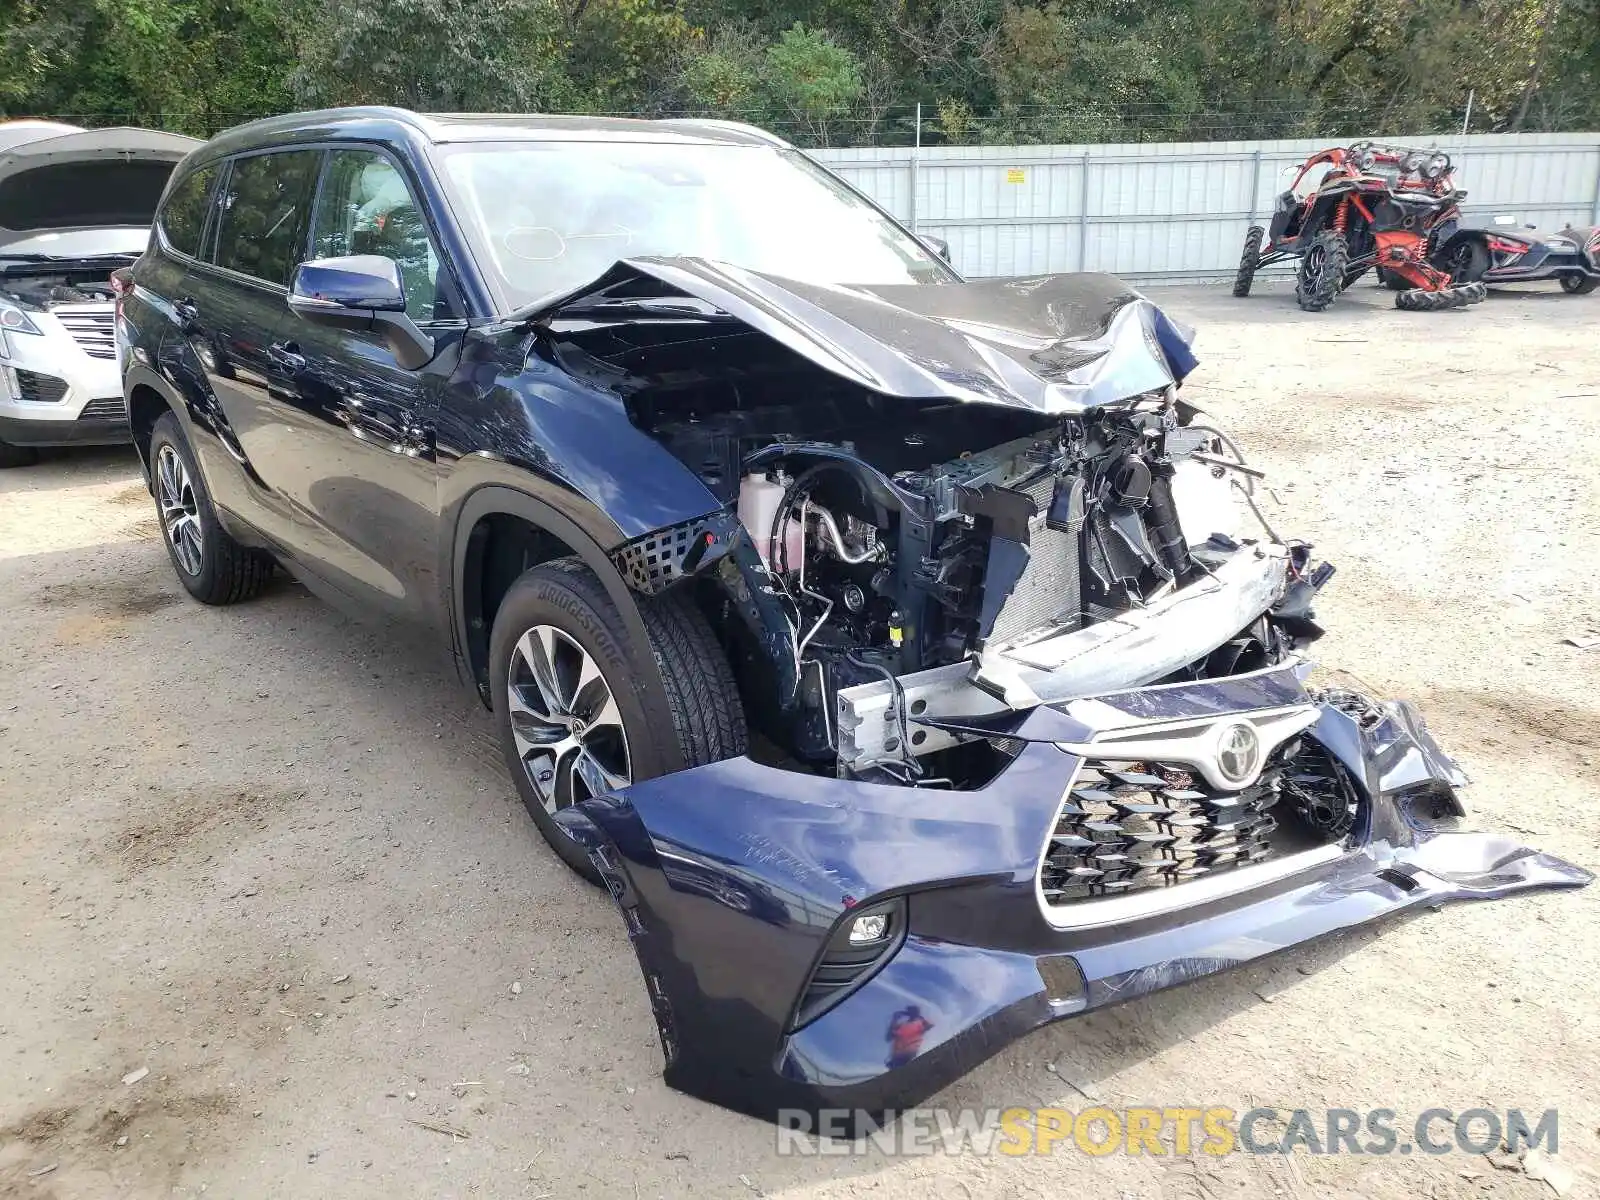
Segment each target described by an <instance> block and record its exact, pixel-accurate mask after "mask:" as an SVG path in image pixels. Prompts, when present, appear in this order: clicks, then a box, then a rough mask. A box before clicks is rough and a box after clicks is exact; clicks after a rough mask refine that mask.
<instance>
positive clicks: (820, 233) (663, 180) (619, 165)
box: [445, 142, 954, 308]
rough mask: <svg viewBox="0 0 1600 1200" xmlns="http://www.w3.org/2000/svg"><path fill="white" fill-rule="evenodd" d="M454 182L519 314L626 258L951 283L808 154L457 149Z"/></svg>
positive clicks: (573, 146)
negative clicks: (701, 261)
mask: <svg viewBox="0 0 1600 1200" xmlns="http://www.w3.org/2000/svg"><path fill="white" fill-rule="evenodd" d="M445 176H446V178H447V180H448V181H449V185H450V187H451V188H452V190H453V191H454V192H455V195H456V199H457V201H458V204H457V211H458V213H459V214H460V215H461V216H462V217H463V218H464V219H465V221H466V222H467V224H468V225H469V226H470V227H472V229H473V232H474V234H475V235H476V236H475V238H474V241H476V242H477V244H478V246H479V248H480V253H481V254H482V255H483V257H484V258H485V259H486V260H487V261H486V262H485V266H486V268H487V269H488V270H489V272H490V274H491V275H492V276H493V277H494V279H495V282H496V283H497V284H498V286H499V289H500V291H501V292H502V293H503V294H504V297H505V299H506V300H507V301H508V303H509V304H510V306H511V307H513V308H515V307H519V306H521V305H525V304H528V303H531V302H532V301H534V300H538V299H541V298H544V297H547V296H552V295H556V294H559V293H561V292H564V291H570V290H571V289H573V288H577V287H581V286H582V285H583V284H585V283H588V282H589V281H590V280H593V279H597V278H599V277H600V276H601V275H603V274H604V273H605V272H606V270H607V269H608V268H610V267H611V266H612V265H613V264H614V263H615V262H616V261H617V260H618V259H622V258H637V257H642V256H647V255H660V256H663V257H675V256H686V257H696V258H709V259H714V260H717V261H720V262H726V263H731V264H733V265H735V266H740V267H745V268H747V269H749V270H752V271H762V272H765V273H767V274H770V275H779V276H782V277H784V278H786V279H798V280H804V281H806V282H809V283H855V284H892V283H945V282H949V281H951V280H953V279H954V276H953V275H952V273H951V272H950V270H949V269H948V268H947V267H945V265H944V264H943V263H942V262H940V261H939V260H938V259H936V258H935V257H934V255H933V253H932V252H931V251H929V250H927V249H926V248H925V247H923V245H922V244H921V243H920V242H918V241H917V240H916V239H915V238H913V237H911V235H910V234H908V233H906V232H905V231H904V230H902V229H900V228H899V227H898V226H896V225H895V224H894V223H893V222H892V221H890V220H889V219H888V218H887V217H885V216H884V215H883V214H882V213H880V212H879V211H878V210H877V209H876V208H874V207H872V205H870V204H868V203H867V202H866V201H865V200H863V199H862V198H861V197H859V196H857V195H856V194H855V193H854V192H852V191H850V189H849V188H847V187H845V186H844V184H842V183H840V182H839V181H838V180H837V179H835V178H834V177H833V176H832V175H830V174H828V173H827V172H826V171H824V170H823V169H822V168H820V167H818V166H817V165H816V164H814V163H813V162H812V161H811V160H810V159H808V158H806V157H805V155H803V154H801V153H800V152H799V151H797V150H783V149H779V148H776V147H767V146H731V145H681V144H657V143H651V142H516V143H510V144H502V143H495V144H487V145H473V144H458V145H454V146H450V147H448V148H447V149H446V157H445Z"/></svg>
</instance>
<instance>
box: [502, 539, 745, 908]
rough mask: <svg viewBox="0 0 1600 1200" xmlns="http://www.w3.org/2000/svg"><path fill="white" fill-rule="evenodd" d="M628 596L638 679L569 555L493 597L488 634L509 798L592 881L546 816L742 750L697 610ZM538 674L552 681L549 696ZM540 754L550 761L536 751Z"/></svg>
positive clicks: (602, 596) (730, 691) (577, 849)
mask: <svg viewBox="0 0 1600 1200" xmlns="http://www.w3.org/2000/svg"><path fill="white" fill-rule="evenodd" d="M636 599H637V601H638V605H639V615H640V617H641V618H643V621H644V629H645V634H646V636H647V637H648V639H649V643H650V644H649V646H648V647H642V648H641V649H645V650H647V651H648V653H645V654H640V655H638V657H639V658H641V659H642V660H643V661H644V662H646V663H650V662H652V660H653V662H654V669H650V668H646V670H645V671H644V672H642V673H640V672H638V671H636V670H635V668H634V666H633V662H632V659H631V658H630V656H629V654H628V638H629V635H628V627H627V623H626V622H624V620H623V618H622V614H621V613H620V612H619V611H618V609H617V606H616V604H615V602H614V601H613V600H612V599H611V596H610V594H609V593H608V592H607V591H606V588H605V585H604V584H603V583H601V582H600V579H599V577H598V576H597V575H595V573H594V572H593V571H591V570H590V569H589V568H588V567H586V566H585V565H584V564H583V562H582V560H580V559H577V558H562V559H557V560H555V561H554V562H548V563H544V564H542V565H540V566H537V567H534V568H532V569H531V570H528V571H526V572H524V573H523V574H522V575H521V576H520V577H519V578H518V579H517V581H516V582H515V583H513V584H512V585H511V587H510V589H509V590H508V591H507V592H506V595H505V599H504V600H502V601H501V603H500V609H499V611H498V612H497V613H496V614H495V618H494V629H493V631H492V632H491V634H490V637H489V655H490V662H489V678H490V687H491V693H490V694H491V696H492V697H493V701H494V714H495V723H496V725H497V726H498V729H499V734H500V745H501V749H502V751H503V752H504V754H505V759H506V767H507V768H508V769H509V770H510V772H511V778H512V781H513V782H514V783H515V785H516V788H517V793H518V794H519V795H520V796H521V797H522V802H523V804H525V805H526V806H527V809H528V813H529V815H530V816H532V818H533V823H534V824H535V825H536V826H537V827H538V829H539V832H540V833H541V834H543V835H544V839H545V841H547V842H549V843H550V846H551V848H552V849H554V850H555V852H556V853H557V854H558V855H559V856H560V857H561V860H562V861H563V862H565V863H566V864H567V866H569V867H571V868H572V869H573V870H574V871H576V872H577V873H578V874H579V875H581V876H583V877H584V878H585V879H587V880H589V881H590V882H591V883H595V884H598V883H599V882H600V878H599V875H598V873H597V872H596V871H595V869H594V866H593V865H592V864H591V863H590V861H589V857H588V854H587V852H586V851H585V850H584V848H583V847H582V846H580V845H579V844H578V843H577V842H575V841H574V840H573V839H572V838H571V837H570V836H569V835H568V834H567V833H566V832H565V831H564V830H563V829H562V828H561V826H560V824H559V823H558V822H557V821H556V820H555V816H554V814H555V813H556V812H557V811H559V810H560V809H562V808H565V807H568V806H569V805H571V804H573V803H576V802H578V801H580V800H584V799H587V798H589V797H590V796H593V795H599V794H603V793H605V792H608V791H611V790H615V789H617V788H620V787H625V786H627V785H628V784H630V783H638V782H641V781H642V780H645V779H650V778H653V777H655V776H657V775H665V774H667V773H668V772H671V771H678V770H682V769H683V768H685V767H695V766H700V765H702V764H704V763H709V762H716V761H718V760H720V759H724V758H732V757H734V756H735V755H738V754H742V753H744V750H745V744H746V731H745V719H744V708H743V706H742V704H741V703H740V700H739V692H738V689H737V688H736V687H735V686H734V682H733V672H732V671H731V670H730V669H729V667H728V660H727V657H726V656H725V655H724V654H723V652H722V647H721V646H720V645H719V644H718V642H717V639H716V635H715V634H714V633H713V632H712V630H711V626H710V625H709V624H707V622H706V619H705V617H704V616H703V615H702V614H701V612H700V610H699V609H697V608H696V607H695V606H694V604H693V602H692V601H691V600H690V599H689V598H688V597H687V596H686V595H684V594H682V593H668V594H667V595H664V596H639V597H636ZM545 664H550V666H551V667H553V669H549V668H547V667H546V666H545ZM586 664H587V665H586ZM589 667H593V668H595V669H597V672H598V684H599V686H598V687H597V686H596V681H595V677H594V676H593V675H589V676H588V678H589V680H590V682H589V683H588V684H587V685H585V686H583V687H581V688H580V687H578V686H577V685H576V681H578V680H580V679H582V678H584V677H585V675H586V674H587V673H588V668H589ZM536 668H537V671H538V673H536ZM541 677H542V678H544V679H545V680H546V681H552V682H553V683H554V685H555V687H554V689H553V690H554V692H555V695H554V698H553V699H552V696H551V690H550V689H548V688H547V687H546V686H542V685H541V684H540V682H539V680H540V678H541ZM513 687H515V688H516V691H515V692H513V690H512V689H513ZM608 701H611V702H614V703H608ZM563 706H565V707H564V708H563ZM558 710H560V711H558ZM608 714H609V715H608ZM611 716H614V717H615V720H614V721H613V720H611V719H610V717H611ZM552 718H553V719H552ZM546 746H549V747H550V748H551V750H552V751H553V753H544V752H543V751H544V748H545V747H546ZM536 780H537V782H536Z"/></svg>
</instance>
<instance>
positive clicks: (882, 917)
mask: <svg viewBox="0 0 1600 1200" xmlns="http://www.w3.org/2000/svg"><path fill="white" fill-rule="evenodd" d="M888 933H889V914H888V913H869V914H867V915H866V916H864V917H857V918H856V919H855V920H854V921H852V922H851V923H850V944H851V945H852V946H868V945H871V944H872V943H873V942H881V941H883V939H884V938H885V937H887V936H888Z"/></svg>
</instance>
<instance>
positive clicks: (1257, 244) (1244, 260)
mask: <svg viewBox="0 0 1600 1200" xmlns="http://www.w3.org/2000/svg"><path fill="white" fill-rule="evenodd" d="M1266 233H1267V231H1266V230H1265V229H1263V228H1262V227H1261V226H1259V225H1252V226H1250V228H1249V229H1247V230H1245V235H1244V250H1243V251H1242V252H1241V253H1240V255H1239V270H1238V272H1237V273H1236V274H1235V275H1234V277H1233V294H1234V295H1235V296H1240V297H1243V296H1248V295H1249V294H1250V285H1251V283H1253V282H1254V281H1255V277H1256V268H1257V267H1259V266H1260V265H1261V239H1262V238H1263V237H1265V236H1266Z"/></svg>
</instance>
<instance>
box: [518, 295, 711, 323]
mask: <svg viewBox="0 0 1600 1200" xmlns="http://www.w3.org/2000/svg"><path fill="white" fill-rule="evenodd" d="M550 315H551V316H552V317H693V318H698V319H700V320H704V321H731V320H734V318H733V317H731V316H729V315H728V314H727V313H725V312H723V311H722V309H720V308H718V307H717V306H716V305H715V304H712V303H710V302H709V301H706V300H698V299H696V298H695V297H693V296H670V297H668V296H633V297H623V298H619V299H616V300H587V301H582V302H579V303H576V304H565V305H562V306H561V307H560V308H558V309H556V310H555V311H554V312H552V313H551V314H550Z"/></svg>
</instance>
